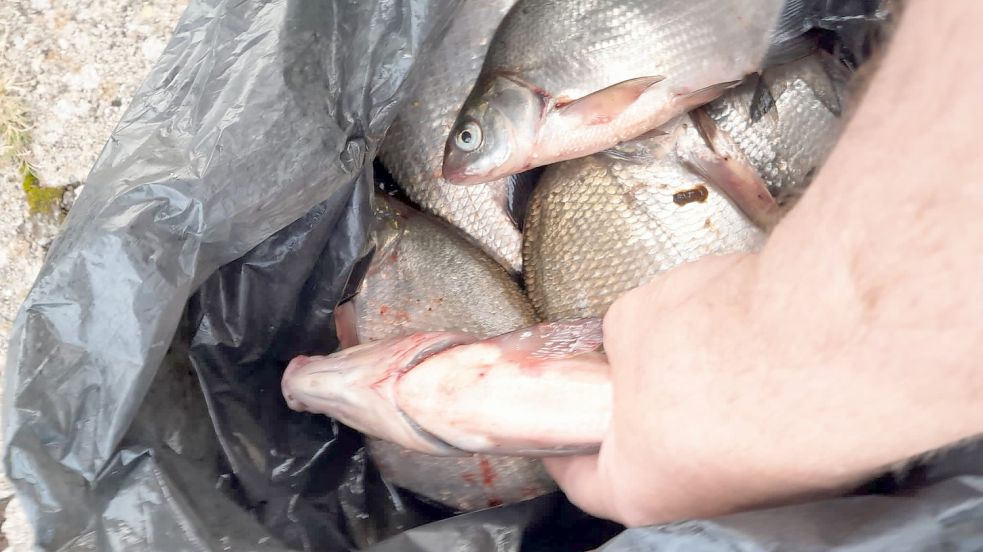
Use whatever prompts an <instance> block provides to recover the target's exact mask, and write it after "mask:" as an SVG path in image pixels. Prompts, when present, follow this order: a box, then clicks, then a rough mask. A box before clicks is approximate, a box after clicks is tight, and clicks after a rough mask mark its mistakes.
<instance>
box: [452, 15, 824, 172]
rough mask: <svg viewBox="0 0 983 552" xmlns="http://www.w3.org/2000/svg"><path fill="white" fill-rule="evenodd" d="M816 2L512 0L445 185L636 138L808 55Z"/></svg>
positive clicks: (465, 111)
mask: <svg viewBox="0 0 983 552" xmlns="http://www.w3.org/2000/svg"><path fill="white" fill-rule="evenodd" d="M814 4H817V5H818V4H819V2H818V1H816V0H813V1H806V0H794V1H788V2H786V0H656V1H653V0H585V1H580V2H555V1H546V0H519V1H518V2H517V3H516V4H515V5H514V6H513V7H512V9H511V10H510V11H509V13H508V14H507V15H506V16H505V19H504V20H503V21H502V23H501V25H500V26H499V28H498V30H497V31H496V33H495V36H494V38H493V41H492V45H491V48H490V49H489V51H488V56H487V58H486V60H485V64H484V66H483V68H482V70H481V75H480V76H479V78H478V81H477V83H476V84H475V86H474V88H473V90H472V91H471V94H470V95H469V96H468V99H467V101H466V102H465V104H464V107H463V108H462V109H461V112H460V113H459V115H458V117H457V120H456V122H455V124H454V128H453V129H452V130H451V132H450V134H449V136H448V137H447V140H446V146H445V152H444V161H443V175H444V178H445V179H446V180H447V181H449V182H452V183H455V184H478V183H483V182H489V181H492V180H495V179H498V178H501V177H503V176H506V175H509V174H515V173H519V172H522V171H524V170H526V169H529V168H531V167H537V166H542V165H547V164H551V163H556V162H558V161H562V160H566V159H572V158H576V157H582V156H585V155H590V154H593V153H596V152H599V151H602V150H604V149H607V148H610V147H613V146H615V145H617V144H619V143H621V142H624V141H627V140H630V139H634V138H637V137H639V136H641V135H642V134H644V133H646V132H648V131H651V130H652V129H654V128H656V127H658V126H660V125H662V124H664V123H666V122H668V121H669V120H671V119H672V118H674V117H676V116H678V115H681V114H683V113H685V112H687V111H689V110H691V109H693V108H695V107H697V106H699V105H702V104H704V103H706V102H709V101H711V100H713V99H715V98H717V97H719V96H720V95H721V94H722V93H724V91H726V90H727V89H728V88H730V87H733V86H735V85H737V84H739V83H740V82H741V81H742V80H743V79H744V78H745V77H746V76H747V75H750V74H752V73H755V72H757V71H759V70H761V69H762V68H763V67H766V66H768V65H770V64H771V63H774V62H775V60H782V59H786V58H789V57H791V56H800V55H805V54H806V53H808V51H809V50H808V48H810V47H811V46H810V44H809V42H808V41H807V40H806V39H804V38H803V37H804V36H805V33H806V32H807V31H808V30H809V28H810V25H809V21H814V20H816V19H817V18H820V19H821V14H817V13H816V10H813V9H806V7H814V6H813V5H814ZM807 18H808V20H807ZM803 44H804V45H805V47H803Z"/></svg>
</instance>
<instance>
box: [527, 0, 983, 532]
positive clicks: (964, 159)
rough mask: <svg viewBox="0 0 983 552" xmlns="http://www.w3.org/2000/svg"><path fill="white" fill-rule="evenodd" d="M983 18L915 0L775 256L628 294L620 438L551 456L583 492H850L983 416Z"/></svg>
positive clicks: (775, 238)
mask: <svg viewBox="0 0 983 552" xmlns="http://www.w3.org/2000/svg"><path fill="white" fill-rule="evenodd" d="M974 16H977V17H978V16H983V4H980V3H977V2H972V1H970V0H964V1H959V2H953V3H951V4H948V3H947V4H945V6H943V5H941V4H938V3H934V2H928V1H925V0H913V1H912V2H910V3H908V5H907V7H906V13H905V15H904V18H903V20H902V24H901V25H900V27H899V28H898V30H897V34H896V35H895V37H894V38H893V40H892V43H891V47H890V51H889V52H888V55H887V56H886V58H885V59H884V60H883V62H882V64H881V66H880V69H879V70H878V73H877V75H876V76H875V77H874V79H873V81H872V82H871V84H870V88H869V90H868V91H867V92H866V95H865V99H864V101H863V103H862V104H861V106H860V107H859V109H858V110H857V112H856V114H855V115H854V118H853V120H852V121H851V123H850V125H849V126H848V128H847V130H846V131H845V133H844V135H843V137H842V138H841V140H840V143H839V145H838V146H837V148H836V151H834V153H833V155H832V156H831V158H830V159H829V161H828V162H827V164H826V166H824V168H823V170H822V171H821V172H820V173H819V175H818V176H817V178H816V181H815V182H814V183H813V185H812V187H811V189H810V190H809V191H808V192H807V193H806V194H805V196H804V197H803V198H802V200H801V202H800V203H799V205H798V206H797V207H796V208H795V209H794V210H793V211H792V212H791V213H790V214H789V215H788V216H787V217H786V219H785V220H784V221H783V222H782V223H781V224H779V225H778V227H777V228H776V229H775V231H774V233H773V234H772V236H771V237H770V238H769V241H768V244H767V245H766V246H765V248H764V249H763V250H762V252H761V253H760V254H755V255H733V256H727V257H715V258H704V259H702V260H700V261H697V262H694V263H692V264H689V265H683V266H679V267H676V268H674V269H672V270H670V271H668V272H666V273H664V274H662V275H660V276H659V277H658V278H657V279H656V280H654V281H653V282H651V283H649V284H647V285H645V286H642V287H640V288H638V289H636V290H634V291H632V292H630V293H627V294H625V295H624V296H623V297H622V298H620V299H619V300H618V301H617V302H615V303H614V305H612V307H611V308H610V310H609V311H608V313H607V315H606V317H605V321H604V334H605V351H606V353H607V355H608V359H609V363H610V367H611V377H612V382H613V393H614V397H613V402H614V410H613V416H612V422H611V425H610V427H609V430H608V432H607V435H606V437H605V439H604V441H603V443H602V446H601V448H600V452H599V453H598V454H597V455H596V456H590V457H576V458H552V459H546V460H545V463H546V466H547V468H548V469H549V470H550V472H551V474H552V475H553V476H554V478H555V479H556V480H557V482H558V483H559V484H560V486H561V487H562V488H563V490H564V491H565V492H566V493H567V495H568V497H569V498H570V499H571V501H572V502H574V503H575V504H577V505H578V506H580V507H581V508H583V509H584V510H586V511H587V512H589V513H592V514H595V515H597V516H600V517H605V518H609V519H614V520H617V521H620V522H623V523H625V524H628V525H644V524H650V523H659V522H668V521H673V520H679V519H686V518H693V517H708V516H714V515H718V514H724V513H728V512H734V511H739V510H743V509H747V508H753V507H760V506H764V505H771V504H776V503H787V502H789V501H795V500H798V499H802V498H805V497H812V496H816V495H823V494H828V493H836V492H840V491H843V490H846V489H849V488H850V487H851V486H853V485H855V484H857V483H860V482H862V481H863V480H865V479H866V478H868V477H870V476H872V475H874V474H876V473H878V472H879V471H880V470H884V469H886V468H887V467H888V466H890V465H891V464H893V463H895V462H898V461H901V460H904V459H906V458H909V457H911V456H914V455H918V454H919V453H922V452H925V451H929V450H932V449H935V448H938V447H941V446H944V445H946V444H949V443H952V442H954V441H957V440H959V439H963V438H966V437H971V436H974V435H978V434H980V433H981V432H983V411H981V409H980V408H979V401H980V400H983V374H981V373H980V372H979V358H983V340H981V339H980V336H981V335H983V288H981V287H980V286H979V284H978V280H979V276H978V275H979V274H980V273H981V272H983V264H981V263H983V261H981V259H983V257H981V255H980V251H979V247H980V244H981V243H983V218H981V217H980V216H979V213H981V212H983V186H981V177H980V175H981V174H983V157H981V156H980V155H979V149H978V140H977V135H978V132H979V130H978V129H979V126H980V124H983V112H981V111H980V110H979V109H978V105H977V104H978V100H977V99H976V94H975V92H973V91H974V90H976V89H978V88H979V87H980V86H983V72H981V71H978V70H974V69H973V68H974V67H977V66H978V64H975V62H974V60H973V56H974V55H975V52H977V51H979V49H980V48H981V47H983V35H980V33H978V32H977V31H976V30H975V28H974V26H973V21H975V20H976V19H975V18H974ZM939 29H945V32H939Z"/></svg>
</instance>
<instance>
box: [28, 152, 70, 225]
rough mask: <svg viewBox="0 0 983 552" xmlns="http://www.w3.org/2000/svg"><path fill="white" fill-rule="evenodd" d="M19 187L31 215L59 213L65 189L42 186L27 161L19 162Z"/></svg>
mask: <svg viewBox="0 0 983 552" xmlns="http://www.w3.org/2000/svg"><path fill="white" fill-rule="evenodd" d="M20 171H21V176H22V179H21V187H22V188H23V189H24V197H26V198H27V207H28V209H30V211H31V214H33V215H41V214H45V215H51V214H53V215H61V198H62V195H64V193H65V190H63V189H61V188H51V187H47V186H42V185H41V183H40V182H39V181H38V177H37V175H35V174H34V171H33V170H31V166H30V165H28V164H27V163H21V167H20Z"/></svg>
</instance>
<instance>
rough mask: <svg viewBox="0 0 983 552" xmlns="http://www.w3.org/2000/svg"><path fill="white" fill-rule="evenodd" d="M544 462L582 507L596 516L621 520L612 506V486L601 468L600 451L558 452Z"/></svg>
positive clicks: (564, 490) (571, 498)
mask: <svg viewBox="0 0 983 552" xmlns="http://www.w3.org/2000/svg"><path fill="white" fill-rule="evenodd" d="M543 465H545V466H546V471H547V472H549V474H550V476H552V477H553V479H554V480H555V481H556V483H557V485H559V486H560V489H562V490H563V492H564V493H565V494H566V495H567V498H568V499H569V500H570V502H572V503H573V504H574V505H576V506H577V507H578V508H580V509H581V510H583V511H585V512H587V513H588V514H590V515H592V516H594V517H599V518H604V519H610V520H614V521H619V520H618V519H617V517H616V512H615V510H614V509H613V508H611V503H612V501H611V486H610V484H609V482H608V481H606V478H605V477H604V476H603V475H602V473H601V470H600V469H599V468H598V466H599V463H598V457H597V455H592V456H554V457H550V458H544V459H543Z"/></svg>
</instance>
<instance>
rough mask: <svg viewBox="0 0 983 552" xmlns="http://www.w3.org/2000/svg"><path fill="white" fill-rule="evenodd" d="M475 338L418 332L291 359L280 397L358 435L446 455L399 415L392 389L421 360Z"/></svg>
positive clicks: (441, 445)
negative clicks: (322, 354)
mask: <svg viewBox="0 0 983 552" xmlns="http://www.w3.org/2000/svg"><path fill="white" fill-rule="evenodd" d="M476 340H477V338H476V337H474V336H471V335H468V334H463V333H456V332H422V333H416V334H412V335H409V336H403V337H394V338H390V339H385V340H380V341H373V342H369V343H363V344H360V345H356V346H354V347H349V348H347V349H343V350H341V351H338V352H336V353H333V354H330V355H325V356H297V357H295V358H294V359H293V360H291V361H290V363H289V364H288V365H287V368H286V370H284V373H283V377H282V379H281V383H280V386H281V391H282V393H283V397H284V399H285V400H286V402H287V406H288V407H290V409H292V410H296V411H298V412H312V413H316V414H324V415H326V416H329V417H332V418H335V419H336V420H338V421H340V422H341V423H343V424H345V425H347V426H348V427H351V428H352V429H355V430H357V431H359V432H361V433H364V434H367V435H370V436H372V437H376V438H378V439H383V440H386V441H390V442H393V443H396V444H400V445H402V446H405V447H407V448H412V449H415V450H421V451H424V452H427V451H429V452H432V453H433V454H445V455H446V454H450V453H453V452H454V450H453V449H452V447H449V446H447V445H446V444H444V443H440V442H439V441H437V440H435V439H434V438H433V437H431V436H430V435H428V434H426V432H424V431H422V430H421V429H420V428H419V427H418V426H416V425H415V424H414V423H413V422H412V420H410V419H409V418H408V417H407V416H406V415H405V414H403V412H402V411H401V410H400V409H399V406H398V405H397V403H396V400H395V394H394V390H393V389H394V385H395V383H396V381H397V380H398V379H399V377H400V376H401V375H403V374H404V373H405V372H407V371H408V370H410V369H412V368H413V367H415V366H416V365H417V364H419V363H420V362H422V361H423V360H425V359H427V358H430V357H431V356H433V355H435V354H437V353H440V352H442V351H445V350H447V349H449V348H451V347H454V346H457V345H462V344H467V343H473V342H474V341H476Z"/></svg>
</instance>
